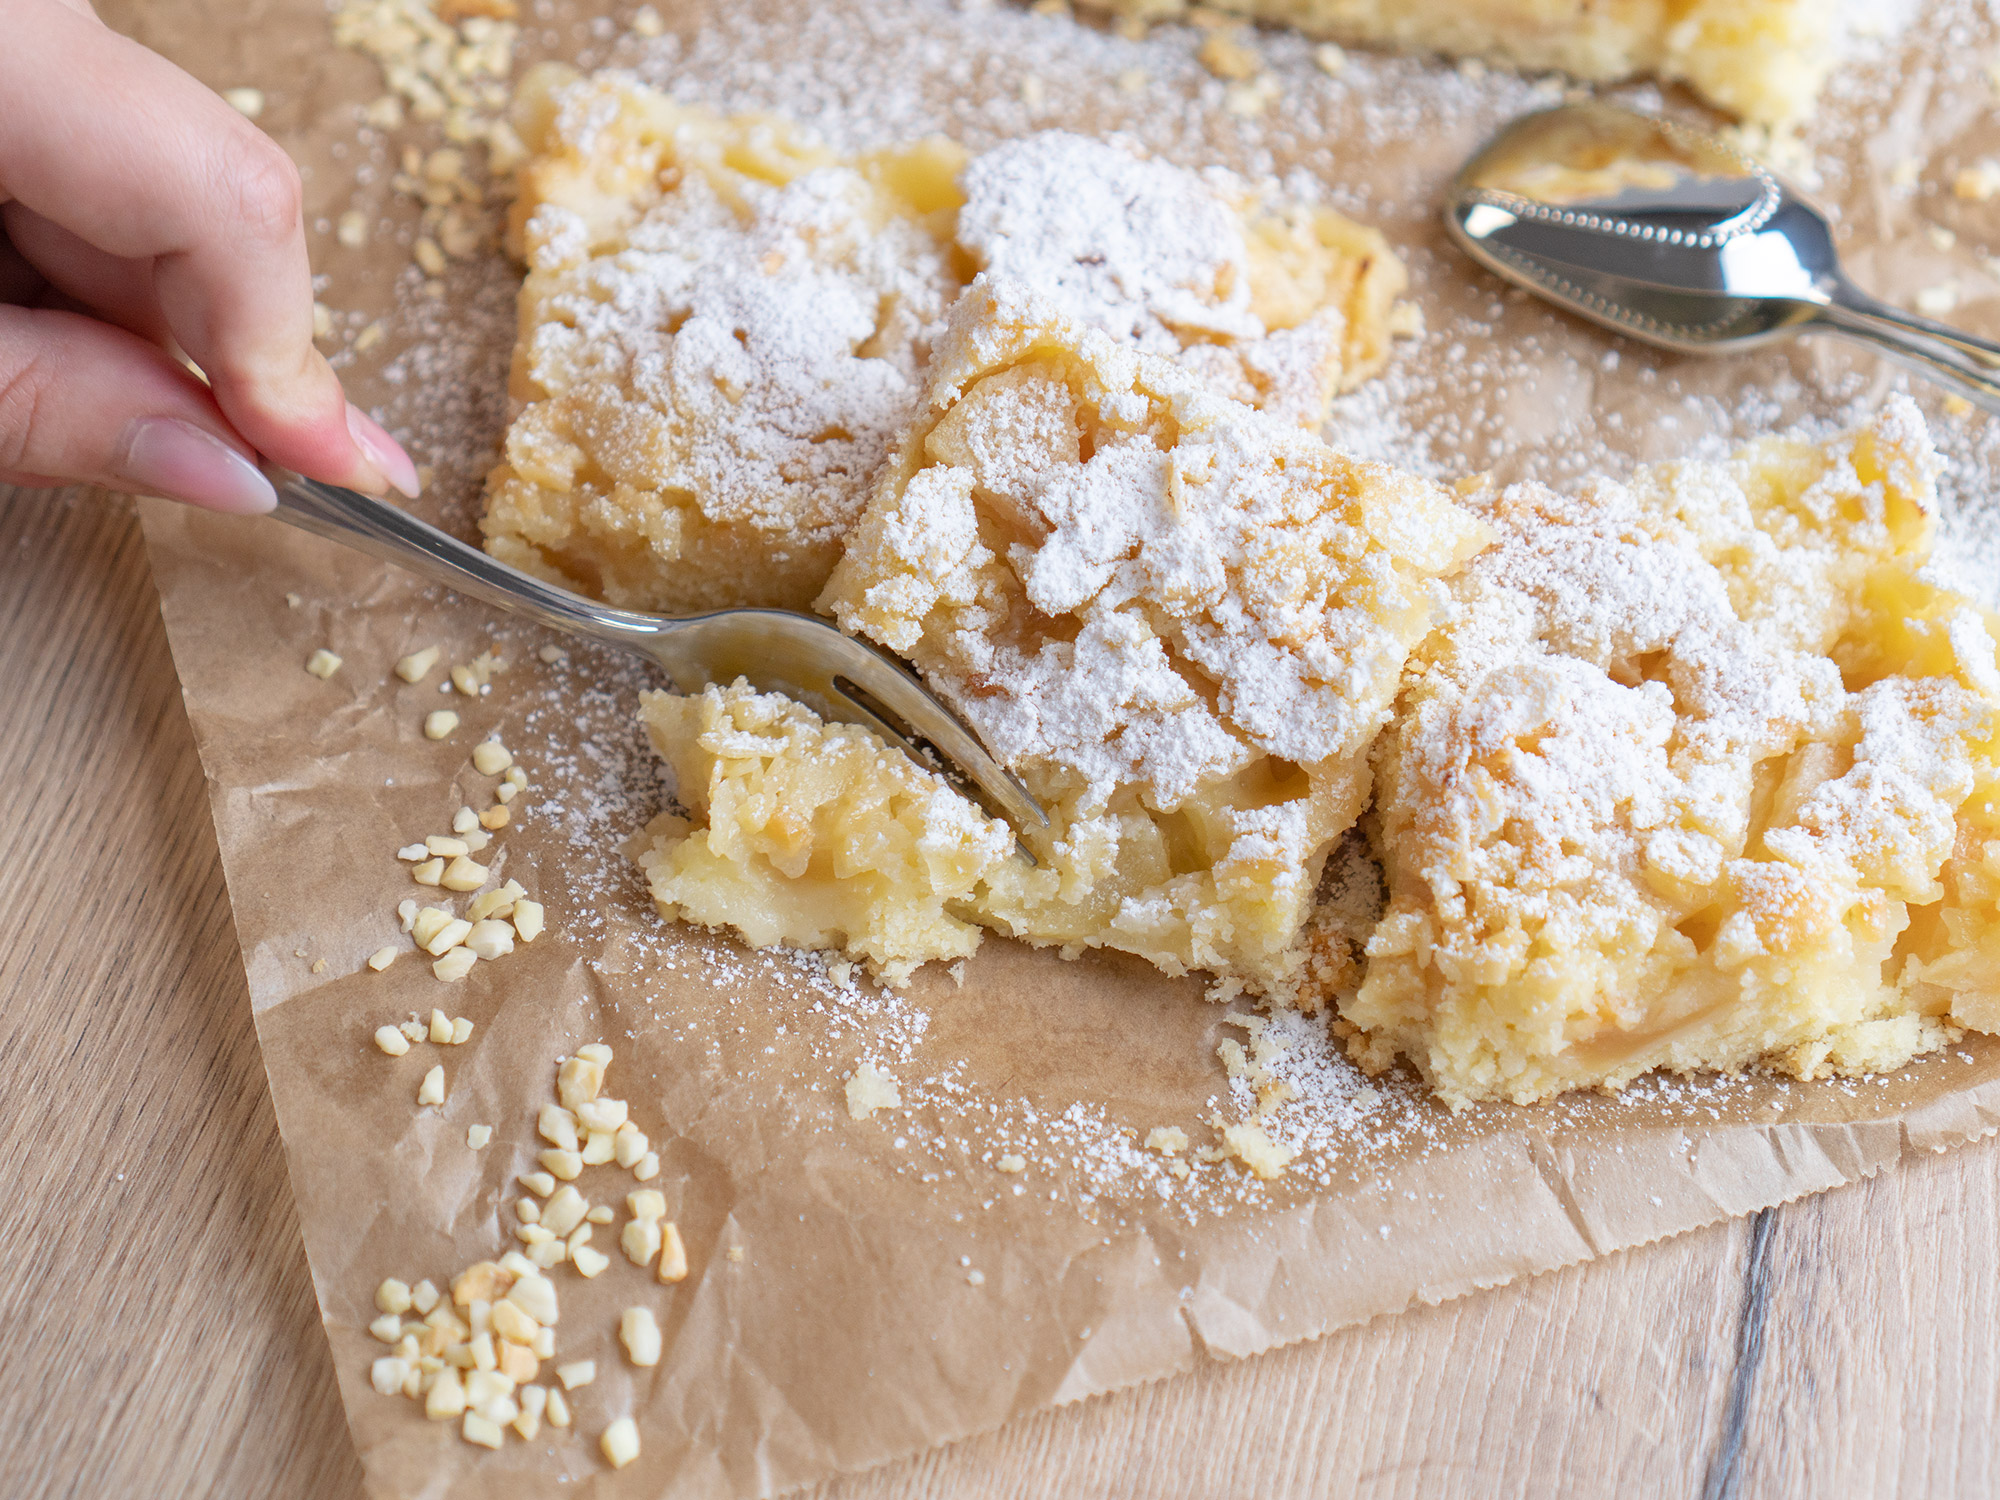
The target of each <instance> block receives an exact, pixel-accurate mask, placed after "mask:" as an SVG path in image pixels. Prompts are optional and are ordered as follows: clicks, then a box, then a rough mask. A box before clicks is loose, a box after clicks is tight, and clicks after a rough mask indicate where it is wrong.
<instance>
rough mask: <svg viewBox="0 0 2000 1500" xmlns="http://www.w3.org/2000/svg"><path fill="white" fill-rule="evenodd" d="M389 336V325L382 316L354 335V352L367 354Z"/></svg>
mask: <svg viewBox="0 0 2000 1500" xmlns="http://www.w3.org/2000/svg"><path fill="white" fill-rule="evenodd" d="M388 336H389V325H388V324H386V323H384V322H383V321H382V320H381V319H380V318H377V319H376V320H375V321H374V322H372V323H370V324H369V325H368V326H367V327H366V328H364V329H362V330H361V332H359V333H357V334H356V335H354V352H355V353H356V354H366V353H367V352H368V351H369V350H370V349H373V348H374V347H375V346H376V345H377V344H379V343H381V342H382V340H384V339H385V338H387V337H388Z"/></svg>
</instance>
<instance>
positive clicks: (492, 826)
mask: <svg viewBox="0 0 2000 1500" xmlns="http://www.w3.org/2000/svg"><path fill="white" fill-rule="evenodd" d="M512 817H513V814H511V813H509V812H508V811H507V809H506V808H504V807H489V808H487V809H486V811H485V812H483V813H481V814H480V815H479V826H480V827H481V828H484V829H487V830H489V831H490V832H495V833H497V832H498V831H499V830H501V829H502V828H505V827H506V826H507V824H508V822H509V821H510V820H511V819H512Z"/></svg>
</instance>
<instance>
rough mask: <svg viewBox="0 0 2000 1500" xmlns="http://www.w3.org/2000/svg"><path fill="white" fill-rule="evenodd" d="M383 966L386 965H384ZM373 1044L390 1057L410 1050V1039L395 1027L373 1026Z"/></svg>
mask: <svg viewBox="0 0 2000 1500" xmlns="http://www.w3.org/2000/svg"><path fill="white" fill-rule="evenodd" d="M371 963H372V960H371ZM384 967H387V966H386V965H385V966H384ZM375 1045H376V1046H378V1047H380V1048H381V1049H382V1050H383V1051H384V1052H386V1053H388V1054H389V1055H390V1056H391V1057H401V1056H402V1055H403V1054H404V1053H405V1052H408V1051H409V1050H410V1039H409V1038H408V1037H406V1036H404V1035H403V1033H402V1031H401V1030H399V1029H398V1028H397V1027H394V1026H377V1027H376V1028H375Z"/></svg>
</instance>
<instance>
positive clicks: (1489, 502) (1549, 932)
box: [1342, 398, 2000, 1106]
mask: <svg viewBox="0 0 2000 1500" xmlns="http://www.w3.org/2000/svg"><path fill="white" fill-rule="evenodd" d="M1937 467H1938V460H1937V458H1936V455H1935V453H1934V452H1933V450H1932V448H1931V445H1930V442H1929V438H1928V436H1927V434H1926V433H1925V431H1924V428H1923V423H1922V419H1921V418H1920V416H1919V415H1918V414H1917V412H1916V409H1915V408H1914V407H1913V406H1911V405H1910V404H1909V402H1908V401H1907V400H1906V399H1903V398H1898V399H1897V400H1896V401H1894V402H1893V403H1892V404H1891V405H1890V406H1889V407H1887V408H1886V409H1885V411H1884V412H1883V414H1882V415H1881V416H1880V417H1879V418H1878V419H1877V420H1876V421H1875V422H1874V423H1873V424H1872V425H1871V426H1868V427H1866V428H1864V429H1862V430H1861V431H1859V432H1856V433H1853V434H1850V435H1848V436H1846V437H1842V438H1838V439H1835V440H1832V441H1829V442H1827V443H1824V444H1814V443H1807V442H1798V441H1782V440H1769V441H1764V442H1760V443H1757V444H1754V445H1752V446H1750V447H1748V448H1746V449H1744V450H1743V451H1742V452H1740V453H1739V454H1737V455H1736V456H1735V457H1734V458H1733V459H1731V460H1730V461H1728V462H1726V463H1685V464H1674V465H1668V466H1664V467H1660V468H1656V469H1652V470H1649V471H1644V472H1641V473H1640V474H1638V475H1637V476H1636V477H1635V478H1634V479H1633V480H1632V481H1631V482H1630V483H1629V484H1622V485H1621V484H1611V483H1600V484H1598V485H1596V486H1595V487H1594V488H1591V489H1588V490H1586V491H1585V492H1584V493H1582V494H1579V495H1570V496H1565V495H1558V494H1555V493H1553V492H1551V491H1549V490H1547V489H1544V488H1541V487H1539V486H1535V485H1519V486H1515V487H1512V488H1509V489H1506V490H1501V491H1492V490H1487V491H1483V492H1479V493H1475V494H1472V495H1470V496H1469V497H1468V503H1469V504H1470V505H1471V507H1472V508H1473V509H1474V510H1475V511H1476V512H1477V513H1478V514H1479V515H1481V516H1482V518H1483V519H1484V520H1485V521H1486V522H1487V524H1488V525H1489V526H1491V527H1492V528H1493V530H1494V532H1495V533H1496V534H1497V536H1498V541H1497V542H1496V544H1495V545H1494V546H1493V547H1492V548H1491V549H1490V550H1489V551H1487V552H1486V553H1485V554H1483V555H1482V556H1480V557H1478V558H1477V559H1475V560H1474V561H1473V562H1472V563H1471V564H1470V565H1469V566H1468V567H1467V568H1466V569H1465V570H1464V572H1463V573H1461V574H1460V575H1459V576H1458V577H1457V578H1456V579H1454V580H1453V581H1452V582H1451V584H1450V588H1451V590H1452V594H1453V597H1454V604H1453V607H1452V612H1451V615H1450V617H1449V619H1448V620H1447V621H1446V623H1444V624H1443V625H1442V626H1441V627H1440V628H1439V630H1438V631H1437V632H1436V634H1434V635H1433V636H1432V637H1431V639H1430V640H1429V641H1427V642H1425V644H1424V645H1423V647H1422V648H1421V649H1420V650H1419V651H1418V653H1417V654H1416V655H1415V657H1413V659H1412V663H1411V670H1410V674H1409V677H1408V680H1407V682H1406V685H1405V688H1404V691H1403V695H1402V699H1401V701H1400V703H1399V705H1398V710H1397V719H1396V723H1395V725H1394V727H1393V728H1392V729H1391V730H1390V731H1389V732H1388V733H1387V734H1386V735H1385V736H1384V737H1383V743H1382V746H1381V749H1380V751H1379V753H1378V756H1377V767H1378V779H1377V795H1378V806H1379V810H1380V837H1379V849H1380V855H1381V859H1382V862H1383V865H1384V868H1385V872H1386V876H1387V891H1388V909H1387V912H1386V914H1385V915H1384V916H1383V918H1382V920H1381V922H1380V924H1379V925H1378V926H1377V928H1376V929H1375V932H1374V935H1373V937H1372V938H1371V939H1370V941H1369V943H1368V949H1367V974H1366V978H1365V980H1364V981H1363V982H1362V984H1361V986H1360V990H1359V993H1358V995H1356V997H1355V998H1354V999H1353V1000H1352V1001H1351V1002H1350V1003H1348V1004H1346V1005H1345V1006H1344V1007H1343V1009H1342V1015H1343V1016H1344V1018H1345V1019H1346V1020H1347V1021H1348V1022H1349V1023H1350V1024H1351V1025H1352V1026H1353V1027H1355V1028H1357V1031H1358V1034H1357V1035H1356V1036H1355V1037H1354V1039H1353V1043H1352V1046H1353V1050H1354V1052H1355V1054H1356V1055H1357V1056H1358V1057H1359V1058H1360V1059H1362V1060H1363V1061H1364V1062H1365V1063H1367V1064H1368V1065H1370V1066H1371V1067H1377V1068H1379V1067H1383V1066H1386V1065H1388V1064H1389V1063H1390V1062H1391V1061H1392V1060H1394V1059H1395V1058H1398V1057H1402V1058H1407V1059H1409V1060H1410V1061H1411V1062H1413V1063H1414V1064H1415V1065H1416V1066H1417V1067H1418V1068H1419V1069H1420V1070H1421V1071H1422V1073H1423V1074H1424V1076H1425V1077H1426V1078H1427V1079H1428V1080H1429V1081H1430V1082H1431V1084H1432V1085H1433V1086H1434V1087H1435V1088H1436V1089H1437V1091H1438V1093H1439V1094H1440V1095H1441V1096H1442V1097H1443V1098H1444V1099H1445V1100H1446V1101H1447V1102H1449V1103H1451V1104H1452V1105H1454V1106H1462V1105H1464V1104H1466V1103H1469V1102H1471V1101H1475V1100H1482V1099H1508V1100H1513V1101H1516V1102H1521V1103H1525V1102H1529V1101H1532V1100H1535V1099H1540V1098H1545V1097H1547V1096H1549V1095H1552V1094H1556V1093H1559V1092H1561V1091H1563V1090H1566V1089H1571V1088H1576V1087H1580V1086H1585V1085H1610V1086H1617V1085H1619V1084H1622V1083H1624V1082H1626V1081H1628V1080H1630V1079H1632V1078H1634V1077H1637V1076H1638V1075H1639V1074H1641V1073H1644V1072H1648V1071H1650V1070H1652V1069H1655V1068H1669V1069H1674V1070H1677V1071H1691V1070H1697V1069H1720V1070H1735V1069H1740V1068H1742V1067H1745V1066H1747V1065H1749V1064H1752V1063H1764V1064H1768V1065H1772V1066H1775V1067H1778V1068H1780V1069H1783V1070H1785V1071H1787V1072H1791V1073H1794V1074H1796V1075H1798V1076H1800V1077H1814V1076H1820V1075H1824V1074H1826V1073H1829V1072H1876V1071H1880V1070H1882V1069H1884V1068H1892V1067H1896V1066H1900V1065H1901V1064H1902V1063H1903V1062H1905V1061H1907V1060H1908V1059H1909V1058H1910V1057H1912V1056H1914V1055H1915V1054H1917V1053H1919V1052H1922V1051H1925V1050H1928V1049H1930V1048H1933V1047H1936V1046H1938V1045H1940V1044H1941V1043H1942V1042H1944V1041H1945V1040H1946V1039H1948V1038H1949V1037H1950V1036H1952V1035H1953V1034H1954V1031H1953V1028H1958V1027H1975V1028H1978V1029H1982V1030H1986V1029H2000V670H1996V666H1995V648H1994V636H1993V632H1992V622H1991V621H1989V620H1988V619H1986V618H1983V617H1982V614H1981V612H1980V611H1979V610H1977V609H1976V608H1975V607H1973V606H1972V605H1971V604H1970V603H1969V602H1968V601H1966V600H1965V599H1963V598H1960V597H1958V596H1956V595H1954V594H1952V593H1950V592H1949V591H1947V590H1945V589H1942V588H1939V587H1937V586H1935V585H1934V584H1932V583H1930V582H1927V581H1926V580H1925V578H1924V576H1923V574H1922V571H1921V570H1922V567H1923V564H1924V562H1925V560H1926V557H1927V555H1928V552H1929V545H1930V534H1931V526H1932V520H1931V508H1932V484H1933V480H1934V478H1935V475H1936V472H1937Z"/></svg>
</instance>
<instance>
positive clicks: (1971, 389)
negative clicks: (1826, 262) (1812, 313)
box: [1814, 277, 2000, 412]
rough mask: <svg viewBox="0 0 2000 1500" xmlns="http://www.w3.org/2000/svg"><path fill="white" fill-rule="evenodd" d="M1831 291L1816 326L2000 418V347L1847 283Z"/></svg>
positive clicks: (1840, 281) (1841, 280) (1838, 283)
mask: <svg viewBox="0 0 2000 1500" xmlns="http://www.w3.org/2000/svg"><path fill="white" fill-rule="evenodd" d="M1830 290H1831V292H1832V296H1831V299H1830V300H1829V301H1828V302H1827V304H1826V306H1825V308H1824V309H1823V310H1822V311H1821V312H1820V314H1819V316H1818V317H1817V318H1816V319H1815V320H1814V321H1816V322H1818V323H1821V324H1823V325H1825V326H1826V327H1829V328H1833V329H1836V330H1838V331H1839V332H1841V333H1845V334H1847V335H1848V336H1850V337H1852V338H1857V339H1860V340H1862V341H1863V342H1865V343H1868V344H1872V345H1873V346H1874V347H1875V348H1876V349H1878V350H1879V351H1880V352H1881V353H1882V354H1884V355H1886V356H1887V357H1888V358H1890V359H1893V360H1896V361H1897V362H1898V363H1900V364H1904V365H1908V366H1909V367H1910V368H1911V369H1913V370H1915V371H1917V372H1918V373H1919V374H1922V375H1928V376H1930V377H1931V378H1932V379H1933V380H1939V381H1942V382H1944V384H1946V385H1948V386H1950V387H1951V388H1952V389H1954V390H1956V391H1958V392H1959V393H1960V394H1961V395H1963V396H1964V397H1965V398H1966V399H1967V400H1969V401H1972V402H1975V403H1977V404H1978V405H1980V406H1983V407H1985V408H1986V409H1987V410H1988V411H1991V412H2000V344H1995V343H1993V342H1992V341H1990V340H1988V339H1982V338H1979V337H1977V336H1975V335H1973V334H1970V333H1967V332H1966V331H1965V330H1964V329H1962V328H1952V327H1950V326H1948V325H1947V324H1944V323H1934V322H1932V321H1931V320H1930V319H1929V318H1920V317H1918V316H1916V315H1915V314H1914V313H1906V312H1904V311H1903V310H1902V309H1901V308H1897V307H1891V306H1890V305H1889V304H1888V303H1886V302H1881V301H1878V300H1876V299H1875V298H1873V297H1871V296H1869V295H1868V294H1867V293H1866V292H1864V291H1862V290H1861V289H1860V288H1858V287H1856V286H1855V285H1854V284H1853V283H1852V282H1850V281H1848V280H1847V279H1846V278H1845V277H1840V278H1839V279H1837V280H1836V281H1835V282H1834V283H1833V285H1832V287H1831V289H1830Z"/></svg>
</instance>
